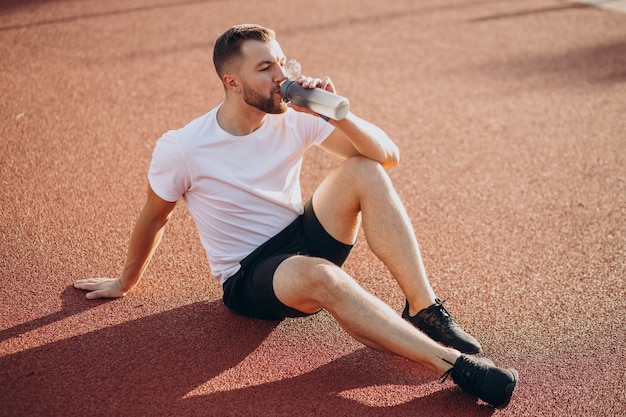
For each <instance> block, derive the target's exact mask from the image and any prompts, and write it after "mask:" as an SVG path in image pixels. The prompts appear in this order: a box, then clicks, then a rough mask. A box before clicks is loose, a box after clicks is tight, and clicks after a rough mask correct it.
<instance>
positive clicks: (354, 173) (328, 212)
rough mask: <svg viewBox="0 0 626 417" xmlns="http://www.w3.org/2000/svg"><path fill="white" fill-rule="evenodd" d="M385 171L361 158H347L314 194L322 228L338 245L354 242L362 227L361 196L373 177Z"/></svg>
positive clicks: (376, 163) (374, 162)
mask: <svg viewBox="0 0 626 417" xmlns="http://www.w3.org/2000/svg"><path fill="white" fill-rule="evenodd" d="M378 171H384V169H383V168H382V167H381V166H380V164H379V163H378V162H376V161H372V160H370V159H367V158H363V157H353V158H348V159H347V160H345V161H344V162H342V163H341V164H340V165H339V166H338V167H337V168H335V169H334V170H333V171H332V172H331V173H330V174H329V175H328V176H327V177H326V178H325V179H324V181H322V183H321V184H320V186H319V187H318V188H317V190H315V193H314V194H313V207H314V209H315V212H316V214H317V217H318V219H319V221H320V223H321V224H322V225H323V227H324V229H326V231H327V232H328V233H329V234H330V235H331V236H333V237H334V238H335V239H337V240H338V241H340V242H343V243H347V244H352V243H354V242H355V241H356V238H357V235H358V231H359V227H360V225H361V196H362V195H363V193H366V192H368V190H367V188H368V184H369V181H370V178H371V176H372V174H375V175H380V173H379V172H378Z"/></svg>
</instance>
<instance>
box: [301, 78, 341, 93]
mask: <svg viewBox="0 0 626 417" xmlns="http://www.w3.org/2000/svg"><path fill="white" fill-rule="evenodd" d="M298 82H299V83H300V84H302V87H304V88H321V89H323V90H326V91H330V92H331V93H334V92H335V86H334V85H333V82H332V81H331V79H330V77H324V78H314V77H306V76H304V75H303V76H301V77H300V78H298Z"/></svg>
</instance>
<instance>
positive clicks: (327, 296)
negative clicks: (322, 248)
mask: <svg viewBox="0 0 626 417" xmlns="http://www.w3.org/2000/svg"><path fill="white" fill-rule="evenodd" d="M308 276H309V283H310V288H312V289H313V293H314V297H315V298H316V299H317V300H318V301H319V302H320V303H321V304H322V306H323V307H327V306H328V304H329V303H332V301H333V300H336V299H338V298H341V297H342V296H343V294H346V293H347V292H348V291H351V287H352V286H353V285H355V281H354V279H352V277H350V276H349V275H348V274H347V273H346V272H345V271H344V270H343V269H341V268H340V267H338V266H337V265H335V264H333V263H330V262H328V263H326V262H323V263H319V264H317V265H315V266H314V267H312V268H311V269H310V270H309V274H308Z"/></svg>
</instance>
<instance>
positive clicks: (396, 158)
mask: <svg viewBox="0 0 626 417" xmlns="http://www.w3.org/2000/svg"><path fill="white" fill-rule="evenodd" d="M399 163H400V149H399V148H398V147H397V146H396V145H395V144H393V145H392V147H391V149H389V151H388V152H387V158H386V159H385V161H384V162H383V163H382V165H383V168H385V169H389V168H393V167H395V166H396V165H398V164H399Z"/></svg>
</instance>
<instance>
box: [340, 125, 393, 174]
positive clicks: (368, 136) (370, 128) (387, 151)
mask: <svg viewBox="0 0 626 417" xmlns="http://www.w3.org/2000/svg"><path fill="white" fill-rule="evenodd" d="M331 123H332V124H333V125H334V126H335V127H336V128H338V129H340V130H341V131H342V132H343V134H344V135H346V137H347V138H348V140H349V141H350V142H351V143H352V146H354V148H355V149H356V151H357V152H358V153H359V154H360V155H363V156H365V157H367V158H370V159H374V160H376V161H378V162H380V163H381V164H382V165H383V167H385V168H390V167H392V166H394V165H397V164H398V162H399V160H400V151H399V150H398V147H397V146H396V144H395V143H394V142H393V141H392V140H391V139H390V138H389V136H387V134H386V133H385V132H384V131H383V130H382V129H380V128H379V127H378V126H376V125H374V124H372V123H370V122H368V121H366V120H363V119H361V118H359V117H357V116H355V115H354V114H352V113H348V115H347V116H346V118H345V119H343V120H331Z"/></svg>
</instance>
